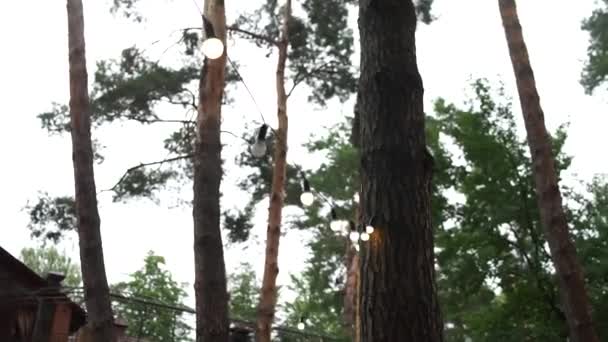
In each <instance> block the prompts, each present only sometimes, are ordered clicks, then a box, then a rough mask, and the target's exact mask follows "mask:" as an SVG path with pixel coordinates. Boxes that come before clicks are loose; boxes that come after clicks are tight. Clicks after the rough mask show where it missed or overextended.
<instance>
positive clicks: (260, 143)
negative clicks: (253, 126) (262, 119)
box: [251, 124, 268, 158]
mask: <svg viewBox="0 0 608 342" xmlns="http://www.w3.org/2000/svg"><path fill="white" fill-rule="evenodd" d="M266 132H268V125H266V124H262V126H260V128H259V129H258V134H257V137H256V139H255V142H254V143H253V144H251V154H252V155H253V156H254V157H256V158H262V157H263V156H264V155H265V154H266Z"/></svg>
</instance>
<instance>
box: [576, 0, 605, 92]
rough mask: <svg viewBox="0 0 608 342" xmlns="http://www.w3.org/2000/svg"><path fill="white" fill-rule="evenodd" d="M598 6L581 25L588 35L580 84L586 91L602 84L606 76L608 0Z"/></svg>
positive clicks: (591, 90)
mask: <svg viewBox="0 0 608 342" xmlns="http://www.w3.org/2000/svg"><path fill="white" fill-rule="evenodd" d="M600 6H601V7H600V8H598V9H596V10H594V11H593V13H592V14H591V16H590V17H589V18H587V19H585V20H584V21H583V25H582V28H583V30H585V31H587V32H589V36H590V44H589V48H588V49H587V63H586V64H585V67H584V69H583V73H582V78H581V84H582V85H583V87H585V91H586V92H587V93H592V92H593V90H595V89H596V88H597V87H599V86H600V85H602V84H604V82H606V79H607V77H608V1H607V0H603V5H600Z"/></svg>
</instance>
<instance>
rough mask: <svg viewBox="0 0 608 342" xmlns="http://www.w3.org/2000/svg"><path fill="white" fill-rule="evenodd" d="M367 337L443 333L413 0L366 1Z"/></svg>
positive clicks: (362, 87) (385, 340)
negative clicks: (371, 220) (369, 225)
mask: <svg viewBox="0 0 608 342" xmlns="http://www.w3.org/2000/svg"><path fill="white" fill-rule="evenodd" d="M359 31H360V37H361V76H360V79H359V94H358V111H359V118H358V127H359V134H358V137H359V140H360V141H359V145H360V149H361V181H362V196H361V210H362V218H363V221H362V222H365V221H367V220H369V218H370V217H374V225H375V226H376V227H375V228H376V230H375V231H374V234H372V236H371V239H370V241H369V243H368V244H367V247H366V248H363V249H362V252H363V253H362V256H361V270H360V276H361V293H360V301H361V302H360V305H361V306H360V315H361V326H360V330H361V331H360V333H361V341H364V342H372V341H373V342H394V341H421V342H422V341H428V342H438V341H443V325H442V320H441V314H440V310H439V304H438V300H437V291H436V285H435V271H434V253H433V232H432V227H431V213H430V198H431V188H430V182H431V169H432V157H431V156H430V154H429V153H428V152H427V150H426V142H425V130H424V112H423V86H422V79H421V77H420V74H419V72H418V67H417V64H416V63H417V62H416V44H415V32H416V12H415V9H414V4H413V3H412V1H411V0H400V1H398V0H361V1H360V3H359Z"/></svg>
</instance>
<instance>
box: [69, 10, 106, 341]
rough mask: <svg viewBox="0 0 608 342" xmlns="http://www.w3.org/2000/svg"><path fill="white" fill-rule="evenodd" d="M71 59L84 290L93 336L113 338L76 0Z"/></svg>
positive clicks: (72, 15) (71, 13)
mask: <svg viewBox="0 0 608 342" xmlns="http://www.w3.org/2000/svg"><path fill="white" fill-rule="evenodd" d="M67 12H68V48H69V62H70V124H71V134H72V161H73V163H74V183H75V187H76V214H77V217H78V241H79V245H80V262H81V269H82V281H83V283H84V296H85V301H86V305H87V311H88V321H89V325H90V327H91V329H92V333H93V338H94V341H95V342H108V341H113V340H114V335H113V323H114V321H113V317H112V307H111V304H110V290H109V288H108V280H107V278H106V269H105V265H104V261H103V248H102V244H101V232H100V225H101V222H100V219H99V212H98V210H97V191H96V189H95V175H94V172H93V147H92V143H91V105H90V102H89V90H88V83H87V82H88V75H87V63H86V57H85V42H84V16H83V13H82V1H81V0H68V1H67Z"/></svg>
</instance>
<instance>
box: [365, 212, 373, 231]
mask: <svg viewBox="0 0 608 342" xmlns="http://www.w3.org/2000/svg"><path fill="white" fill-rule="evenodd" d="M373 219H374V218H373V216H372V217H371V218H370V219H369V222H367V224H366V225H365V232H366V233H367V234H372V233H373V232H374V225H373Z"/></svg>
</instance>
